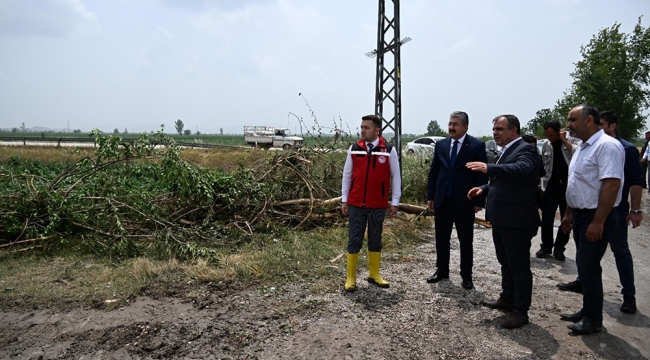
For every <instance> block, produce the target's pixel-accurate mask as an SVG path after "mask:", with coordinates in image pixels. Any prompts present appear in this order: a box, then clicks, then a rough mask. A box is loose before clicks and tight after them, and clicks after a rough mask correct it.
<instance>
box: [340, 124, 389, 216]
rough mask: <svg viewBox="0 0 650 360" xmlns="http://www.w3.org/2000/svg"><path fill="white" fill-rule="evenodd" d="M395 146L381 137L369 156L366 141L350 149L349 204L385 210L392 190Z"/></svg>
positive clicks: (360, 141)
mask: <svg viewBox="0 0 650 360" xmlns="http://www.w3.org/2000/svg"><path fill="white" fill-rule="evenodd" d="M392 148H393V146H392V145H391V144H386V142H385V141H384V138H383V137H381V136H380V137H379V144H377V146H376V147H375V148H373V149H372V153H371V154H370V156H368V148H367V147H366V142H365V140H363V139H361V140H359V141H358V142H357V143H356V144H354V145H352V148H351V149H350V156H351V157H352V182H351V185H350V194H349V195H348V204H350V205H353V206H358V207H366V208H373V209H385V208H387V207H388V199H389V197H388V193H389V190H390V162H389V161H388V160H389V157H390V152H391V150H392Z"/></svg>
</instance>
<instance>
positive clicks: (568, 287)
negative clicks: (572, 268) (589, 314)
mask: <svg viewBox="0 0 650 360" xmlns="http://www.w3.org/2000/svg"><path fill="white" fill-rule="evenodd" d="M557 287H558V289H560V290H562V291H571V292H574V293H578V294H582V283H581V282H580V281H577V280H576V281H571V282H568V283H565V284H557Z"/></svg>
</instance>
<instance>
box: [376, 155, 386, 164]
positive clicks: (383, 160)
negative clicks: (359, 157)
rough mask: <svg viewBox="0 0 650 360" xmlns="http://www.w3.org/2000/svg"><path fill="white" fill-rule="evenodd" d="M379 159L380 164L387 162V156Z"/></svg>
mask: <svg viewBox="0 0 650 360" xmlns="http://www.w3.org/2000/svg"><path fill="white" fill-rule="evenodd" d="M377 161H379V163H380V164H383V163H385V162H386V157H385V156H380V157H379V159H377Z"/></svg>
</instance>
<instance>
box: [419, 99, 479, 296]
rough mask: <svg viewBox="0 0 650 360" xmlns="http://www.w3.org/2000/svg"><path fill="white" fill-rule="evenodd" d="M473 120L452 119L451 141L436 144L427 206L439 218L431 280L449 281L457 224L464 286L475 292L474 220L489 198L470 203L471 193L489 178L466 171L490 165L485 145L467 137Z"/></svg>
mask: <svg viewBox="0 0 650 360" xmlns="http://www.w3.org/2000/svg"><path fill="white" fill-rule="evenodd" d="M468 127H469V117H468V115H467V113H465V112H463V111H454V112H453V113H451V115H450V116H449V124H448V130H449V137H448V138H446V139H444V140H440V141H438V142H436V147H435V151H434V153H433V159H432V160H431V169H430V170H429V181H428V185H427V205H428V206H429V209H430V210H432V211H433V213H434V216H435V233H436V267H437V270H436V272H435V273H434V274H433V275H432V276H431V277H430V278H428V279H427V282H428V283H437V282H439V281H441V280H443V279H449V256H450V254H449V253H450V247H451V245H450V242H451V232H452V229H453V226H454V224H455V225H456V234H457V235H458V242H459V243H460V276H461V277H462V279H463V281H462V284H461V285H462V286H463V288H465V289H467V290H471V289H473V288H474V283H473V282H472V267H473V264H474V247H473V239H474V216H475V213H476V212H477V211H479V210H480V209H482V208H483V207H485V198H484V197H482V196H481V197H477V198H475V199H472V200H470V199H468V198H467V192H468V191H469V189H471V188H473V187H475V186H480V185H483V184H485V183H487V180H488V179H487V175H485V174H484V173H480V172H478V173H477V172H473V171H471V170H469V169H468V168H467V167H465V164H467V163H468V162H470V161H480V162H484V163H487V153H486V151H485V143H484V142H483V141H481V140H479V139H477V138H475V137H472V136H470V135H467V129H468Z"/></svg>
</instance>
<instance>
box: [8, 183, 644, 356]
mask: <svg viewBox="0 0 650 360" xmlns="http://www.w3.org/2000/svg"><path fill="white" fill-rule="evenodd" d="M643 209H644V211H645V214H649V213H650V195H648V194H646V193H644V199H643ZM390 221H391V220H388V224H387V226H390ZM393 221H394V220H393ZM649 234H650V221H648V219H647V218H646V220H645V223H644V224H643V225H642V227H641V228H637V229H630V238H629V239H630V248H631V250H632V253H633V256H634V261H635V275H636V288H637V303H638V307H639V312H637V313H636V314H634V315H629V314H624V313H621V312H620V311H619V307H620V304H621V301H622V296H621V295H620V283H619V281H618V273H617V271H616V267H615V265H614V258H613V256H612V254H611V252H610V251H609V250H608V253H607V255H606V256H605V259H604V260H603V279H604V289H605V301H604V329H603V331H602V332H600V333H598V334H592V335H588V336H572V335H570V331H569V330H568V329H567V327H566V326H567V323H566V322H563V321H560V319H559V314H560V313H562V312H574V311H577V310H578V309H580V307H581V302H582V297H581V295H579V294H574V293H566V292H561V291H559V290H557V288H556V286H555V285H556V284H557V283H559V282H566V281H570V280H572V279H574V278H575V274H576V268H575V262H574V261H573V260H572V258H573V257H574V252H573V251H574V250H575V247H574V246H573V245H572V242H571V245H570V246H569V249H568V251H567V260H566V262H558V261H556V260H554V259H552V258H551V259H536V258H535V257H534V255H533V257H532V261H531V264H532V265H531V266H532V268H533V274H534V293H533V304H532V308H531V311H530V313H529V315H530V320H531V323H530V324H529V325H527V326H525V327H523V328H521V329H515V330H505V329H502V328H501V327H500V326H499V324H500V322H501V321H502V320H503V318H504V313H503V312H500V311H497V310H491V309H488V308H485V307H483V306H481V305H479V303H480V301H481V300H483V299H485V298H493V297H495V296H497V295H498V293H499V289H500V275H499V274H500V273H499V266H498V263H497V261H496V258H495V255H494V248H493V245H492V240H491V234H490V230H489V229H485V228H481V227H478V228H477V229H476V232H475V242H474V247H475V264H474V283H475V285H476V289H475V290H472V291H466V290H464V289H463V288H462V287H461V286H460V281H461V279H460V276H459V275H458V258H459V256H458V244H457V242H456V243H453V242H452V243H453V245H452V275H451V281H445V282H442V283H439V284H435V285H430V284H427V283H426V282H425V279H426V278H427V277H429V276H430V275H431V274H432V272H433V271H434V264H435V247H434V243H433V239H432V233H424V234H423V235H422V236H425V237H428V238H430V239H431V241H430V242H427V243H426V244H425V245H422V246H420V247H419V248H418V249H417V251H416V252H415V254H414V255H404V254H399V253H386V254H384V261H383V264H382V274H383V275H384V277H385V278H386V279H387V280H389V281H391V288H390V289H379V288H376V287H373V286H370V285H368V284H367V283H366V282H365V281H364V278H365V274H366V270H365V269H360V271H359V280H361V281H359V285H360V286H359V289H358V290H357V292H355V293H353V294H346V293H344V292H343V291H342V285H343V281H344V277H345V275H344V271H345V270H344V269H345V258H342V259H340V260H339V262H338V263H337V264H336V265H338V266H337V267H338V268H340V270H341V282H340V284H339V285H338V287H335V286H332V288H331V289H327V290H326V291H319V292H316V291H314V288H313V286H312V284H309V283H287V284H277V285H276V286H272V287H257V288H248V289H236V288H233V287H231V286H229V285H227V284H208V285H201V286H199V287H198V288H197V286H196V285H193V284H188V285H187V289H185V290H186V291H189V289H190V288H191V290H192V292H193V294H194V295H193V296H192V297H187V296H183V295H176V296H164V294H165V291H164V290H165V289H149V290H148V291H145V295H144V296H141V297H139V298H137V299H135V300H134V301H132V302H131V304H130V305H129V306H126V307H123V308H120V309H118V310H113V311H106V310H102V309H101V306H99V308H97V309H96V308H81V309H75V310H72V311H68V312H59V313H57V312H51V311H47V310H40V309H34V310H33V311H26V312H15V311H2V312H0V358H3V359H55V358H56V359H58V358H74V359H153V358H186V359H578V358H579V359H647V358H648V357H650V341H649V340H648V339H650V318H648V315H647V314H648V313H649V311H648V310H647V309H649V308H650V301H649V300H648V299H649V298H650V297H649V296H648V295H649V286H648V284H649V282H650V273H649V270H648V269H649V267H648V265H649V264H650V249H649V248H648V238H650V237H649V236H648V235H649ZM538 244H539V236H538V237H536V238H535V239H533V248H532V249H531V254H534V252H535V251H536V250H537V249H538V246H539V245H538ZM197 291H198V292H199V293H200V296H198V297H197V296H196V295H195V294H196V292H197ZM174 293H177V294H183V289H180V291H179V289H175V290H174ZM161 294H162V295H161Z"/></svg>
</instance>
